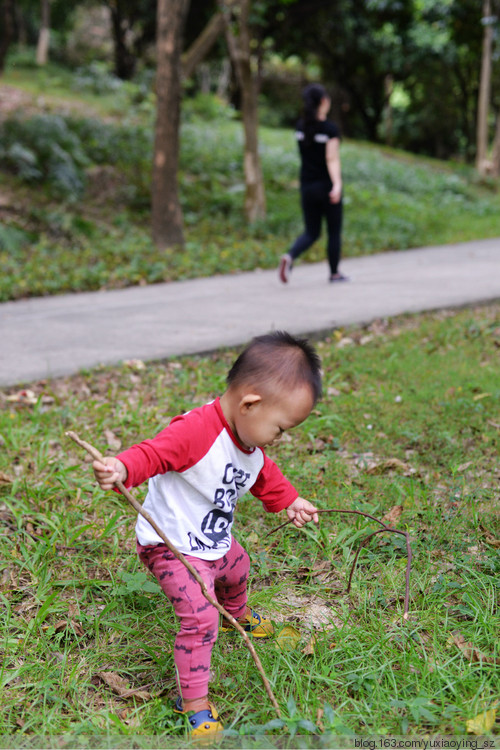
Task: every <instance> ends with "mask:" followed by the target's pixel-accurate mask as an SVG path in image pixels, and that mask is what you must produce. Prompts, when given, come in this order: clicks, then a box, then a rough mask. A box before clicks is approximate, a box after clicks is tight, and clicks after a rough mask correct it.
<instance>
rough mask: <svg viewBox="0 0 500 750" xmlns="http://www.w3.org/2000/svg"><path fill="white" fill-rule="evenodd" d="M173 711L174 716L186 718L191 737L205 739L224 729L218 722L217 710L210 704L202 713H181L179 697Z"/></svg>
mask: <svg viewBox="0 0 500 750" xmlns="http://www.w3.org/2000/svg"><path fill="white" fill-rule="evenodd" d="M174 711H175V713H176V714H183V715H184V716H186V718H187V720H188V722H189V731H190V734H191V736H192V737H207V736H208V735H210V734H218V733H219V732H222V731H223V729H224V726H223V725H222V724H221V722H220V721H219V714H218V713H217V709H216V708H215V706H212V704H211V703H210V708H208V709H204V710H203V711H196V712H194V711H183V709H182V701H181V699H180V697H179V698H177V700H176V702H175V706H174Z"/></svg>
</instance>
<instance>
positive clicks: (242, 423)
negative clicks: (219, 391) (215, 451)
mask: <svg viewBox="0 0 500 750" xmlns="http://www.w3.org/2000/svg"><path fill="white" fill-rule="evenodd" d="M313 406H314V400H313V396H312V393H311V389H310V387H309V386H307V385H302V386H300V387H298V388H296V389H295V390H293V391H291V392H290V393H287V394H283V393H281V392H279V393H276V394H274V395H273V394H272V393H271V394H267V395H265V396H258V395H256V394H248V396H244V397H243V398H242V401H241V403H240V408H239V409H238V411H237V414H236V415H235V419H234V428H235V431H236V434H237V437H238V439H239V441H240V442H241V444H242V445H243V446H244V447H245V448H247V449H249V448H255V447H257V446H258V447H260V448H264V447H265V446H268V445H275V444H276V443H277V442H279V440H280V438H281V437H282V435H283V433H284V432H285V430H290V429H291V428H292V427H296V426H297V425H299V424H300V423H301V422H303V421H304V420H305V419H306V418H307V417H308V416H309V414H310V413H311V410H312V408H313Z"/></svg>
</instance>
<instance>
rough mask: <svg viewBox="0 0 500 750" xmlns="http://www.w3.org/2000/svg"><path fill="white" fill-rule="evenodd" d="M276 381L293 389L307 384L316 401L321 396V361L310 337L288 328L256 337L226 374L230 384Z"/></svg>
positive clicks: (258, 384) (256, 384)
mask: <svg viewBox="0 0 500 750" xmlns="http://www.w3.org/2000/svg"><path fill="white" fill-rule="evenodd" d="M273 382H274V383H276V384H278V385H281V386H283V387H285V388H288V389H290V390H292V389H294V388H296V387H297V386H299V385H302V384H305V385H308V386H309V387H310V388H311V392H312V396H313V400H314V403H316V402H317V401H318V400H319V399H320V398H321V360H320V358H319V356H318V355H317V353H316V351H315V349H314V347H313V346H312V345H311V344H310V343H309V341H308V340H307V339H300V338H295V337H294V336H292V335H291V334H289V333H287V332H286V331H274V332H273V333H268V334H265V335H264V336H256V337H255V338H253V339H252V341H251V342H250V343H249V344H248V345H247V346H246V347H245V349H244V350H243V351H242V352H241V354H240V356H239V357H238V359H237V360H236V361H235V362H234V364H233V366H232V367H231V369H230V370H229V372H228V375H227V384H228V386H236V385H243V384H246V385H254V386H257V387H262V386H264V387H265V385H266V384H268V383H273Z"/></svg>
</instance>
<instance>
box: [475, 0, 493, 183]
mask: <svg viewBox="0 0 500 750" xmlns="http://www.w3.org/2000/svg"><path fill="white" fill-rule="evenodd" d="M482 22H483V24H484V35H483V57H482V61H481V78H480V82H479V101H478V108H477V131H476V169H477V171H478V172H479V174H486V172H487V171H488V162H487V154H488V112H489V103H490V92H491V47H492V42H493V26H492V18H491V0H483V18H482Z"/></svg>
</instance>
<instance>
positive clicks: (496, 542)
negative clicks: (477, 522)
mask: <svg viewBox="0 0 500 750" xmlns="http://www.w3.org/2000/svg"><path fill="white" fill-rule="evenodd" d="M480 528H481V531H482V532H483V535H484V541H485V542H486V544H489V545H490V547H496V548H498V547H500V539H496V537H494V536H493V534H492V533H491V531H488V529H485V528H484V526H481V527H480Z"/></svg>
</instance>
